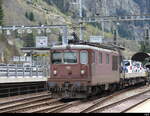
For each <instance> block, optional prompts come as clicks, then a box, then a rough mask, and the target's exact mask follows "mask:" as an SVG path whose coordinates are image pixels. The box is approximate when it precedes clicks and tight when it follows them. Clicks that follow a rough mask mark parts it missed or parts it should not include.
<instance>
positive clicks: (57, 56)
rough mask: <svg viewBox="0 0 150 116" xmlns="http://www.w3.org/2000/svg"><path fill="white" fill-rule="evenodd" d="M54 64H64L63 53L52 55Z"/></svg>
mask: <svg viewBox="0 0 150 116" xmlns="http://www.w3.org/2000/svg"><path fill="white" fill-rule="evenodd" d="M52 63H53V64H61V63H62V53H61V52H54V53H52Z"/></svg>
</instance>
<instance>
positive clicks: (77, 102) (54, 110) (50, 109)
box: [34, 101, 81, 113]
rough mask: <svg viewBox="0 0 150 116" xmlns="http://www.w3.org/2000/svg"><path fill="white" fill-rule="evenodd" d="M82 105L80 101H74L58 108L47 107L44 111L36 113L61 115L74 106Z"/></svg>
mask: <svg viewBox="0 0 150 116" xmlns="http://www.w3.org/2000/svg"><path fill="white" fill-rule="evenodd" d="M80 103H81V102H80V101H73V102H69V103H63V104H60V105H58V106H56V107H55V106H54V107H51V106H49V107H48V108H47V107H46V108H44V109H42V110H38V111H36V112H34V113H60V112H61V111H63V110H66V109H68V108H70V107H72V106H75V105H78V104H80Z"/></svg>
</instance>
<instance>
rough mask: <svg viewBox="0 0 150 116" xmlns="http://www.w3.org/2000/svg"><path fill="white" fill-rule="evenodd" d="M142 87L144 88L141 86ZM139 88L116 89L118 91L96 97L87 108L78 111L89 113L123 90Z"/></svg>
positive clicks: (123, 91)
mask: <svg viewBox="0 0 150 116" xmlns="http://www.w3.org/2000/svg"><path fill="white" fill-rule="evenodd" d="M142 88H145V86H144V87H142ZM138 89H139V88H129V89H124V90H121V91H118V92H115V93H113V94H111V95H109V96H105V97H102V98H100V99H97V100H96V101H94V102H93V105H91V106H89V107H88V108H86V109H84V110H82V111H80V113H90V112H92V111H94V109H96V108H97V107H101V106H102V105H103V104H104V103H105V102H107V101H109V100H111V99H113V98H115V97H116V96H119V95H121V94H123V93H125V92H128V91H133V90H138Z"/></svg>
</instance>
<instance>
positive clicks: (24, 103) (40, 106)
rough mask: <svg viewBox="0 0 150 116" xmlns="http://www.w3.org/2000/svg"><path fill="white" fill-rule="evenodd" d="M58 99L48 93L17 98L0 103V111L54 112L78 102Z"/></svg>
mask: <svg viewBox="0 0 150 116" xmlns="http://www.w3.org/2000/svg"><path fill="white" fill-rule="evenodd" d="M60 100H61V99H52V98H51V96H50V95H49V94H44V95H38V96H34V97H31V98H29V97H28V98H24V99H17V100H14V101H8V102H5V103H1V105H2V106H0V113H56V112H60V111H62V110H65V109H67V108H69V107H72V106H74V105H76V104H78V103H80V102H79V101H74V102H62V101H60Z"/></svg>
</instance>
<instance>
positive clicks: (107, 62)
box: [106, 54, 109, 64]
mask: <svg viewBox="0 0 150 116" xmlns="http://www.w3.org/2000/svg"><path fill="white" fill-rule="evenodd" d="M106 64H109V54H106Z"/></svg>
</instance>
